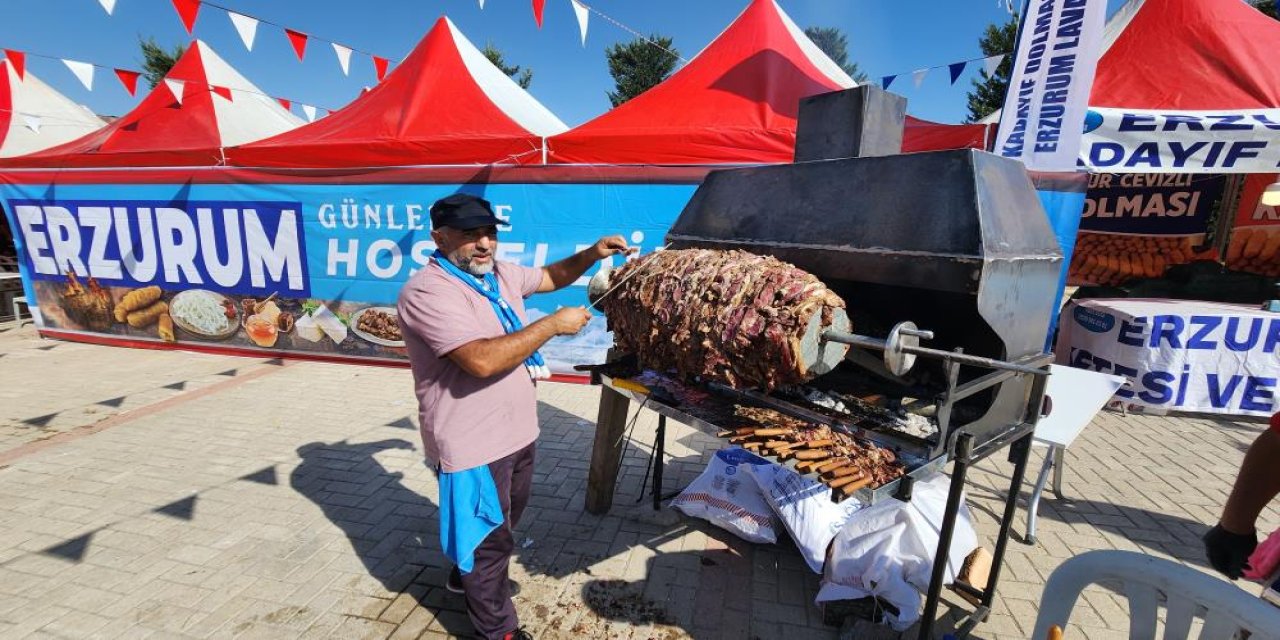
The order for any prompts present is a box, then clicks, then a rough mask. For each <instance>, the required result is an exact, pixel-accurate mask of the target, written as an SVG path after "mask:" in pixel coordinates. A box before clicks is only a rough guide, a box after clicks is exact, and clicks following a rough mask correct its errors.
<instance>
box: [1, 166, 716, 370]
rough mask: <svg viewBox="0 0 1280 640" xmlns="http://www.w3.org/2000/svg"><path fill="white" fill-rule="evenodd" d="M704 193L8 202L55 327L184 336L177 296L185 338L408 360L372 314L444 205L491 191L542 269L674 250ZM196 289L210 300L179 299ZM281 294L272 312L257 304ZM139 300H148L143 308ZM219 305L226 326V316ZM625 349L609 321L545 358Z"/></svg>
mask: <svg viewBox="0 0 1280 640" xmlns="http://www.w3.org/2000/svg"><path fill="white" fill-rule="evenodd" d="M696 186H697V185H696V184H626V183H609V184H560V183H537V184H527V183H526V184H483V185H480V184H471V185H463V184H385V185H382V184H379V185H369V184H354V185H344V184H322V185H321V184H255V183H238V184H182V185H178V184H164V185H155V184H107V185H101V184H97V185H89V184H75V185H57V186H56V187H52V186H50V185H47V184H43V185H42V184H36V185H24V184H3V185H0V198H2V201H3V203H4V207H5V211H6V214H7V215H8V216H9V221H10V224H11V226H12V228H13V230H14V235H15V240H16V244H17V248H18V254H19V260H20V262H21V264H22V266H23V272H24V284H25V285H26V287H27V293H28V297H29V299H30V300H32V301H35V302H36V306H38V308H39V311H40V321H41V323H42V326H43V327H45V328H46V329H64V330H69V331H88V332H94V333H106V334H111V335H115V336H119V337H123V338H128V339H134V340H159V339H169V338H167V337H166V335H165V334H163V333H162V332H161V331H160V329H159V323H158V321H156V320H153V319H151V318H150V317H148V316H150V315H154V316H156V317H157V318H158V317H160V316H162V315H163V314H164V313H165V312H162V311H160V307H159V306H155V305H157V303H163V304H164V305H165V309H166V310H167V311H166V312H167V313H168V314H171V315H172V316H173V317H172V321H173V322H174V324H176V325H177V331H176V332H173V335H172V336H171V339H173V340H175V341H179V342H183V341H189V342H203V343H212V344H216V345H221V346H228V347H244V348H250V349H253V348H265V349H271V350H275V351H286V352H287V351H301V352H318V353H328V354H336V355H342V356H353V357H365V358H402V357H404V351H403V348H402V342H401V341H398V340H395V339H392V338H394V337H395V336H393V335H389V334H386V335H384V334H381V333H377V332H374V333H370V331H373V330H372V329H370V328H369V327H363V328H362V326H361V325H359V324H358V322H359V317H360V316H361V315H362V314H364V313H365V310H366V309H372V310H374V311H376V312H382V313H393V312H394V307H395V302H396V299H397V297H398V295H399V291H400V288H401V286H402V285H403V284H404V282H405V281H406V280H407V279H408V278H409V277H410V276H411V275H412V274H413V273H414V272H415V271H416V270H417V269H419V268H421V267H422V266H423V265H424V264H426V262H427V260H428V257H429V256H430V255H431V253H432V252H433V251H435V244H434V243H433V242H432V240H431V235H430V228H431V223H430V219H429V215H428V211H429V210H430V207H431V204H432V203H433V202H435V201H436V200H437V199H439V198H442V197H444V196H447V195H450V194H452V193H457V192H460V191H462V192H470V193H474V194H476V195H481V196H483V197H484V198H486V199H487V200H489V201H490V202H492V203H493V205H494V208H495V210H496V213H497V214H498V216H499V217H500V218H502V219H503V220H504V221H506V222H507V224H505V225H503V227H502V228H500V230H499V249H498V259H499V260H504V261H508V262H514V263H517V264H521V265H524V266H529V267H542V266H546V265H548V264H551V263H553V262H555V261H557V260H560V259H563V258H566V257H568V256H570V255H572V254H573V253H575V252H577V251H580V250H581V249H583V248H585V247H587V246H589V245H591V244H592V243H594V242H595V241H596V240H597V239H599V238H600V237H602V236H605V235H612V234H621V235H622V236H624V237H625V238H626V239H627V241H628V242H629V243H631V244H633V245H635V246H638V247H640V248H641V252H642V253H644V252H647V251H651V250H653V249H654V248H656V247H659V246H661V245H662V244H663V236H664V234H665V233H666V230H667V228H668V227H669V226H670V225H671V223H672V222H673V221H674V220H675V218H676V216H677V215H678V214H679V212H680V210H681V209H682V208H683V207H684V205H685V203H686V202H687V201H688V200H689V198H690V196H692V194H693V191H694V189H695V188H696ZM618 259H619V260H620V259H621V258H618ZM611 262H612V260H606V261H605V264H610V263H611ZM72 272H74V273H75V274H76V276H77V281H76V282H74V283H73V282H72V279H71V278H70V274H71V273H72ZM591 273H592V272H588V274H587V275H586V276H584V277H583V278H582V279H581V280H579V281H578V282H577V283H575V284H574V285H572V286H570V287H567V288H565V289H563V290H561V291H557V292H554V293H550V294H542V295H536V296H534V297H533V298H531V299H530V300H529V302H528V308H529V310H530V315H531V318H530V319H531V320H532V319H535V318H537V317H541V316H542V315H544V314H548V313H551V312H554V311H555V310H556V309H557V308H559V307H561V306H570V305H585V304H586V303H587V298H586V283H587V280H588V279H589V276H590V275H591ZM89 279H92V285H93V286H92V287H90V286H89ZM81 289H84V291H83V292H81V291H80V290H81ZM190 291H196V292H201V293H197V294H183V295H179V294H182V293H183V292H190ZM99 292H101V293H99ZM134 292H139V293H137V294H136V295H133V296H131V297H130V294H132V293H134ZM272 294H274V295H275V298H274V299H273V300H272V301H271V302H272V303H273V304H274V306H273V307H268V308H267V309H266V310H265V312H264V311H262V310H261V309H260V307H258V306H256V305H258V304H259V303H263V302H264V301H265V300H266V298H268V297H269V296H271V295H272ZM153 296H154V297H155V299H154V300H153V299H152V298H153ZM126 298H127V299H126ZM139 300H142V301H145V302H146V303H147V306H146V308H140V309H135V308H133V306H134V305H135V304H139V302H138V301H139ZM212 305H217V306H212ZM218 308H221V309H223V310H224V312H225V315H226V317H225V319H224V320H220V319H218V318H217V317H212V316H213V315H216V314H213V310H216V309H218ZM107 310H109V311H110V312H111V314H110V315H111V316H112V317H108V313H107ZM141 312H150V313H141ZM130 313H133V314H136V315H135V316H132V317H131V316H129V314H130ZM115 314H119V316H120V317H118V318H117V317H114V315H115ZM260 315H265V316H266V317H267V318H268V319H271V320H272V321H273V324H274V326H275V328H274V329H272V328H270V327H267V326H265V323H263V322H258V323H257V324H256V325H254V327H252V328H253V329H255V330H260V333H261V335H256V334H251V333H250V331H249V329H250V327H249V320H250V319H252V318H254V317H256V316H260ZM280 315H283V316H285V319H284V320H280V319H279V316H280ZM330 316H332V319H330ZM259 325H262V326H259ZM339 325H341V326H339ZM317 327H318V328H317ZM611 344H612V338H611V336H609V335H608V334H607V333H606V331H605V323H604V319H603V318H602V317H600V318H597V319H596V320H594V321H593V322H592V323H591V325H589V326H588V328H587V329H586V330H584V332H583V333H582V334H579V335H578V336H574V337H573V338H571V339H564V338H561V339H557V340H555V341H553V344H551V345H549V346H548V348H547V349H545V350H544V354H545V355H547V356H548V360H549V361H550V364H552V368H553V370H559V371H562V372H563V371H565V370H567V369H569V368H570V367H571V366H572V365H574V364H580V363H584V362H600V361H602V360H603V358H604V351H605V350H606V349H607V348H608V347H609V346H610V345H611Z"/></svg>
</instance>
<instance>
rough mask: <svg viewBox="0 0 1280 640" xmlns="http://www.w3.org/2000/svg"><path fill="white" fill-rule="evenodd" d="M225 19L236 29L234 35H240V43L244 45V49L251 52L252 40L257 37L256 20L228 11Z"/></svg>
mask: <svg viewBox="0 0 1280 640" xmlns="http://www.w3.org/2000/svg"><path fill="white" fill-rule="evenodd" d="M227 17H228V18H231V25H232V26H234V27H235V28H236V33H239V34H240V41H241V42H243V43H244V48H246V49H248V50H250V51H253V39H254V38H256V37H258V19H257V18H250V17H249V16H246V15H241V14H239V13H236V12H234V11H228V12H227Z"/></svg>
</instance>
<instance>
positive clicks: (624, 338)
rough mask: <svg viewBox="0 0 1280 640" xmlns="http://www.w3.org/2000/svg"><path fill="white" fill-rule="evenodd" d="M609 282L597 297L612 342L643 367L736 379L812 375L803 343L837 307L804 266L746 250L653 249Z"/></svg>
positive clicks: (734, 383)
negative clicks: (604, 293)
mask: <svg viewBox="0 0 1280 640" xmlns="http://www.w3.org/2000/svg"><path fill="white" fill-rule="evenodd" d="M636 269H642V271H641V272H639V273H637V274H636V276H635V277H634V278H630V277H629V276H630V274H632V273H633V272H634V271H635V270H636ZM610 283H611V285H612V286H617V289H616V290H614V291H613V292H612V293H611V294H609V295H608V296H606V297H605V298H604V299H603V300H602V301H601V302H600V306H601V309H602V310H603V311H604V312H605V315H606V316H607V317H608V319H609V329H610V330H611V331H613V333H614V339H615V341H616V342H617V344H618V346H620V347H621V348H623V349H624V350H626V351H628V352H630V353H633V354H636V355H637V356H639V357H640V359H641V361H642V362H643V364H644V365H645V366H646V367H650V368H654V369H662V370H667V369H673V370H675V371H676V372H678V373H680V374H681V375H683V376H686V377H693V376H701V377H702V378H703V379H704V380H708V381H719V382H723V383H725V384H727V385H729V386H731V387H734V388H743V387H757V388H761V389H764V390H766V391H768V390H772V389H774V388H776V387H778V386H781V385H786V384H794V383H798V382H803V381H806V380H808V379H809V378H811V377H812V375H811V372H810V370H809V364H808V363H807V362H806V361H805V359H804V358H803V357H802V352H801V342H802V340H803V339H804V337H805V333H806V331H808V330H809V329H810V321H811V320H812V319H813V318H814V316H815V315H817V316H818V318H819V320H820V321H821V323H820V324H821V327H823V328H825V327H828V326H831V324H832V322H833V317H834V313H835V310H837V309H843V308H844V300H841V299H840V297H839V296H837V295H836V294H835V293H833V292H832V291H831V290H830V289H827V287H826V285H824V284H823V283H822V281H820V280H818V279H817V278H816V277H814V276H813V275H812V274H810V273H808V272H806V271H803V270H801V269H799V268H797V267H795V266H793V265H790V264H788V263H786V262H782V261H781V260H778V259H776V258H773V257H769V256H759V255H755V254H752V253H747V252H745V251H719V250H710V249H679V250H674V249H673V250H667V251H659V252H656V253H653V254H650V255H649V256H646V257H645V258H642V259H640V260H635V261H633V262H630V263H628V264H627V265H625V266H623V267H622V268H620V269H618V270H617V271H615V272H613V273H612V274H611V276H610ZM613 283H616V285H614V284H613Z"/></svg>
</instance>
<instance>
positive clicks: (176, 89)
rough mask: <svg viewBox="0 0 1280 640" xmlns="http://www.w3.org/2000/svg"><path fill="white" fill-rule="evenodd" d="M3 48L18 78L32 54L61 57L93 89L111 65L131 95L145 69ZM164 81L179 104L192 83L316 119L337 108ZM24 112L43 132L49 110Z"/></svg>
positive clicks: (228, 97)
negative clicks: (257, 98)
mask: <svg viewBox="0 0 1280 640" xmlns="http://www.w3.org/2000/svg"><path fill="white" fill-rule="evenodd" d="M100 1H102V0H100ZM0 50H2V51H4V58H5V60H6V61H7V62H8V63H9V65H10V66H11V67H13V71H14V73H15V74H17V76H18V80H20V81H21V80H25V79H26V69H27V57H28V56H34V57H37V58H44V59H48V60H57V61H59V62H61V63H62V64H63V65H65V66H66V67H67V69H68V70H69V71H71V73H72V74H73V75H75V76H76V78H77V79H78V80H79V81H80V83H81V84H82V85H84V88H85V89H87V90H89V91H93V81H94V76H95V70H96V69H109V70H111V71H113V72H114V73H115V76H116V78H118V79H119V80H120V84H122V85H124V88H125V91H128V92H129V95H131V96H136V95H137V93H138V78H140V77H142V75H143V72H141V71H138V70H135V69H124V68H119V67H112V66H109V65H102V64H97V63H92V62H81V61H79V60H70V59H67V58H61V57H58V56H50V55H45V54H42V53H34V52H31V51H18V50H16V49H0ZM163 84H164V85H165V86H166V87H167V88H168V89H169V92H170V93H172V94H173V96H174V99H175V100H176V101H177V103H178V104H179V105H181V104H182V100H183V88H184V87H185V86H186V85H191V86H206V87H208V89H209V91H211V92H212V93H214V94H216V95H219V96H221V97H223V98H224V99H226V100H228V101H232V102H234V101H235V98H234V95H235V94H236V93H242V94H249V95H256V96H260V97H262V98H267V99H270V100H275V101H276V102H278V103H279V104H280V106H281V107H284V109H285V110H286V111H290V110H292V108H293V107H294V106H296V107H298V109H299V110H301V111H302V113H303V115H305V116H306V117H307V120H308V121H314V120H315V119H316V118H317V117H319V116H322V115H324V114H326V113H332V112H333V111H334V109H332V108H329V107H319V106H316V105H312V104H307V103H304V102H300V101H297V100H293V99H290V98H280V97H276V96H271V95H268V94H265V93H262V92H260V91H250V90H248V89H241V88H238V87H237V88H231V87H224V86H221V85H215V84H210V83H207V82H203V81H200V80H187V79H182V78H171V77H166V78H165V79H164V82H163ZM322 112H323V113H322ZM21 113H22V114H23V116H24V117H32V118H35V119H36V122H35V123H34V124H35V126H32V123H31V122H27V126H28V128H30V129H32V130H33V131H36V132H39V124H40V122H39V120H40V118H41V117H42V116H44V115H47V114H38V113H26V112H21Z"/></svg>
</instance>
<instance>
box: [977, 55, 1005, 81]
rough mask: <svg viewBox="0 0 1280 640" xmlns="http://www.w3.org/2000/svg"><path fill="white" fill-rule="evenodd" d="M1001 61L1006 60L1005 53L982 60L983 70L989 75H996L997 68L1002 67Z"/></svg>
mask: <svg viewBox="0 0 1280 640" xmlns="http://www.w3.org/2000/svg"><path fill="white" fill-rule="evenodd" d="M1001 62H1004V54H1000V55H998V56H991V57H990V58H987V59H985V60H983V61H982V70H983V71H984V72H985V73H986V74H987V77H994V76H995V75H996V69H999V68H1000V63H1001Z"/></svg>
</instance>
